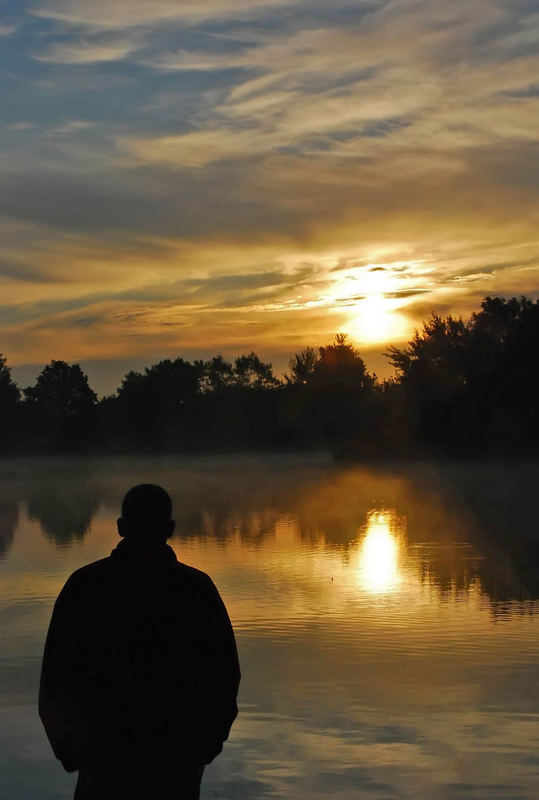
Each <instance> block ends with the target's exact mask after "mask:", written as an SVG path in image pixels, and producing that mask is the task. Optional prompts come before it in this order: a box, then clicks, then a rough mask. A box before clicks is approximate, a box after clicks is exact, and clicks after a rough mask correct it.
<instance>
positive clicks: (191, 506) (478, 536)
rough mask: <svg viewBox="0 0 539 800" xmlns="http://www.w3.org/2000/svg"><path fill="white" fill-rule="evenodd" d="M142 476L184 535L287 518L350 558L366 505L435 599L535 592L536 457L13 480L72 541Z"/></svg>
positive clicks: (240, 531)
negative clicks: (397, 529)
mask: <svg viewBox="0 0 539 800" xmlns="http://www.w3.org/2000/svg"><path fill="white" fill-rule="evenodd" d="M147 480H153V481H155V482H156V483H161V484H162V485H164V486H165V487H166V488H167V489H168V490H169V491H170V493H171V495H172V498H173V503H174V516H175V518H176V523H177V531H176V534H175V536H176V537H178V538H179V539H194V538H202V539H206V538H207V539H213V540H215V541H219V542H221V543H223V544H226V543H227V542H229V541H231V540H232V539H234V538H237V539H238V541H240V542H241V543H243V544H244V545H245V546H248V547H259V546H260V545H261V544H262V543H263V542H264V541H266V540H268V539H271V538H273V537H275V535H276V529H277V524H278V522H279V521H280V520H282V521H284V522H285V524H286V520H289V521H290V524H291V525H294V526H297V530H298V532H299V536H300V538H301V540H302V541H303V542H306V543H310V544H313V545H314V544H322V545H324V547H327V548H331V549H335V550H339V551H342V553H343V557H344V558H347V557H348V555H349V554H350V553H352V552H353V551H354V549H357V547H358V546H360V545H361V542H362V541H363V538H364V536H365V531H366V526H367V521H368V516H369V513H370V512H371V511H372V510H373V509H377V510H380V509H383V508H386V509H394V512H395V514H396V515H397V516H398V517H399V519H400V518H402V519H404V520H405V523H406V524H405V527H406V531H405V532H404V533H403V534H402V550H403V553H404V555H405V557H406V558H408V559H410V563H413V568H414V569H415V570H416V571H417V574H418V575H419V577H420V578H421V580H423V581H424V582H425V583H429V584H430V585H433V586H436V587H437V590H438V591H439V593H440V596H441V597H442V599H444V598H445V599H449V598H451V597H455V596H456V595H459V594H460V593H467V592H469V591H471V590H474V591H475V590H476V589H477V587H478V586H480V589H481V591H482V592H483V593H484V594H485V595H486V596H488V597H489V598H490V599H491V601H492V603H493V608H495V610H496V613H499V614H500V615H503V613H508V609H510V610H512V611H515V610H516V609H517V608H522V609H528V607H529V603H528V601H533V600H534V599H539V503H538V502H536V501H535V497H536V491H537V490H536V486H537V484H538V481H539V466H536V465H533V464H525V465H515V464H512V465H510V466H507V465H503V464H498V465H496V464H470V463H468V464H465V465H460V466H459V465H456V464H445V465H443V466H440V465H438V466H437V467H433V466H432V465H422V466H415V467H414V466H410V465H407V464H399V465H397V466H396V467H395V468H394V469H393V470H385V471H384V470H383V469H382V468H379V469H377V468H374V467H368V468H364V469H359V468H358V469H354V468H346V469H340V468H337V469H333V468H329V469H328V468H327V467H322V468H320V467H316V466H309V465H308V464H306V465H304V466H301V465H300V466H298V465H295V466H294V465H291V466H286V465H285V466H283V463H282V462H280V463H279V462H277V463H269V464H268V465H266V466H260V464H255V463H254V462H252V463H249V462H247V461H246V462H242V461H240V460H239V459H238V460H237V461H235V462H234V461H233V460H232V461H229V462H226V461H224V462H221V463H219V461H218V460H215V461H212V460H208V465H207V467H206V466H203V465H202V464H201V463H198V464H197V462H196V461H193V462H190V461H186V462H183V463H180V464H178V462H174V461H171V463H170V465H165V466H163V465H160V464H159V463H157V462H156V463H155V464H154V463H152V461H151V460H147V461H143V460H141V461H140V464H138V463H135V464H134V465H131V464H127V463H125V464H124V463H119V465H117V466H116V467H114V465H113V466H111V465H110V464H109V463H106V464H105V465H103V464H102V463H101V464H97V465H94V466H93V467H92V468H87V469H83V468H81V466H80V465H79V466H78V467H77V466H76V465H75V466H73V465H72V464H71V463H70V462H61V464H60V466H58V467H54V468H53V467H50V468H49V467H47V468H46V469H42V468H41V470H39V469H38V468H36V469H35V470H34V476H33V480H32V482H31V483H26V482H21V483H20V487H21V492H24V493H25V494H26V497H27V505H28V512H29V514H30V516H31V517H32V518H34V519H37V520H38V521H39V523H40V525H41V528H42V530H43V533H44V534H45V535H46V536H47V537H48V538H50V539H52V540H53V541H55V542H56V543H57V544H60V545H68V544H69V543H71V542H74V541H80V540H81V539H83V538H84V535H85V534H86V532H87V531H88V530H89V528H90V524H91V520H92V517H93V515H94V514H95V512H96V511H97V509H98V507H99V505H100V504H101V503H106V505H107V508H109V509H110V510H111V512H112V514H113V515H114V514H116V513H119V510H120V504H121V500H122V497H123V494H124V493H125V491H126V490H127V489H129V488H130V486H132V485H134V484H136V483H140V482H144V481H147ZM22 496H23V494H21V497H22ZM16 514H17V507H16V503H13V504H11V497H9V499H8V500H7V501H5V504H4V506H3V507H2V508H1V509H0V554H2V553H3V554H5V553H6V552H7V550H8V548H9V546H10V544H11V541H12V539H13V533H14V529H15V526H16V524H17V516H16ZM513 601H517V606H515V605H514V602H513ZM519 602H520V603H522V605H521V606H518V603H519Z"/></svg>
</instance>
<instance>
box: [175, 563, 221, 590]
mask: <svg viewBox="0 0 539 800" xmlns="http://www.w3.org/2000/svg"><path fill="white" fill-rule="evenodd" d="M175 568H176V572H177V574H178V575H181V577H182V578H184V579H185V580H189V581H193V583H199V584H200V585H206V586H207V585H209V584H211V583H213V581H212V579H211V578H210V576H209V575H208V574H207V573H206V572H203V571H202V570H201V569H197V568H196V567H191V566H190V565H189V564H184V563H183V561H177V562H176V565H175Z"/></svg>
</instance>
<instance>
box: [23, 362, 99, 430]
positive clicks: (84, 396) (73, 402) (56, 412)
mask: <svg viewBox="0 0 539 800" xmlns="http://www.w3.org/2000/svg"><path fill="white" fill-rule="evenodd" d="M24 396H25V398H26V401H27V404H28V405H29V406H30V408H31V409H32V410H33V411H34V415H33V418H34V426H37V428H40V427H41V428H42V429H41V430H36V428H35V427H34V433H38V434H40V435H45V436H48V437H49V438H50V439H52V440H53V441H57V442H61V443H63V444H69V443H70V442H74V443H75V442H78V441H80V439H81V438H83V437H84V436H85V435H86V434H88V433H89V431H90V429H91V426H92V423H93V413H92V412H93V409H94V406H95V404H96V402H97V395H96V393H95V392H94V391H93V389H91V388H90V386H89V384H88V377H87V375H86V374H85V373H84V372H83V371H82V369H81V368H80V366H79V364H68V363H66V362H65V361H56V360H53V361H51V362H50V364H47V365H46V366H45V367H44V368H43V370H42V371H41V372H40V374H39V375H38V377H37V380H36V383H35V385H34V386H29V387H27V388H26V389H24Z"/></svg>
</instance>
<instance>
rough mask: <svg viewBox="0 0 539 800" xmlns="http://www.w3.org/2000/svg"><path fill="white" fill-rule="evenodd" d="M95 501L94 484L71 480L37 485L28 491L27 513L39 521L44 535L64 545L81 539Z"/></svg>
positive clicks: (93, 511) (88, 525)
mask: <svg viewBox="0 0 539 800" xmlns="http://www.w3.org/2000/svg"><path fill="white" fill-rule="evenodd" d="M99 502H100V501H99V496H98V492H97V491H96V490H95V488H86V487H85V486H84V484H83V485H78V484H77V483H76V482H75V481H65V482H61V483H54V484H49V485H40V486H39V487H34V489H33V490H31V492H30V494H29V497H28V501H27V506H28V515H29V517H30V518H31V519H35V520H37V521H38V522H39V524H40V526H41V530H42V531H43V533H44V534H45V536H46V537H47V538H48V539H51V540H52V541H54V542H55V543H56V544H57V545H60V546H65V545H69V544H71V543H73V542H76V541H82V540H83V539H84V537H85V535H86V534H87V533H88V531H89V530H90V526H91V522H92V518H93V516H94V514H95V513H96V511H97V509H98V507H99Z"/></svg>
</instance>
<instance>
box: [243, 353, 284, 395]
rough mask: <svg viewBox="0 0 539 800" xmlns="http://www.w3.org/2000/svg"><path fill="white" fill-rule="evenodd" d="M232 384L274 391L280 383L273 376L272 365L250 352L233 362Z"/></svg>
mask: <svg viewBox="0 0 539 800" xmlns="http://www.w3.org/2000/svg"><path fill="white" fill-rule="evenodd" d="M233 375H234V382H235V383H236V384H237V385H238V386H243V387H246V388H252V389H275V388H276V387H277V386H279V385H280V383H281V381H279V380H278V378H276V377H275V375H274V374H273V369H272V365H271V364H270V363H269V362H264V361H261V360H260V359H259V357H258V356H257V355H256V353H253V352H252V351H251V352H250V353H247V354H246V355H243V356H239V357H238V358H236V360H235V361H234V370H233Z"/></svg>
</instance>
